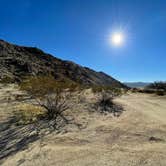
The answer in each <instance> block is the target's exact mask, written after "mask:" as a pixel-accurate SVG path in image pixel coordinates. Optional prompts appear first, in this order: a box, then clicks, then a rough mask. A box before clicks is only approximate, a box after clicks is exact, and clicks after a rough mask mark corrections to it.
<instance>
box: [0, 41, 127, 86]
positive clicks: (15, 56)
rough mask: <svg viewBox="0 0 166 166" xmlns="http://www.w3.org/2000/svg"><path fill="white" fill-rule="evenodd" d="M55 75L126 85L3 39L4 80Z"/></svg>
mask: <svg viewBox="0 0 166 166" xmlns="http://www.w3.org/2000/svg"><path fill="white" fill-rule="evenodd" d="M48 74H50V75H52V76H54V77H55V78H56V79H59V78H67V79H70V80H72V81H75V82H79V83H81V84H85V85H110V86H114V87H125V85H123V84H122V83H120V82H119V81H117V80H115V79H114V78H112V77H111V76H109V75H107V74H105V73H103V72H96V71H94V70H91V69H89V68H87V67H82V66H80V65H77V64H75V63H73V62H70V61H63V60H61V59H58V58H56V57H54V56H52V55H50V54H47V53H44V52H43V51H42V50H40V49H38V48H34V47H23V46H17V45H13V44H10V43H8V42H5V41H3V40H0V79H3V78H6V77H7V78H11V79H12V80H13V81H20V80H21V79H22V78H23V77H24V76H27V75H34V76H36V75H48Z"/></svg>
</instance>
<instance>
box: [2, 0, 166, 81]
mask: <svg viewBox="0 0 166 166" xmlns="http://www.w3.org/2000/svg"><path fill="white" fill-rule="evenodd" d="M119 29H121V30H122V31H123V33H124V35H125V42H124V45H123V46H121V47H113V46H112V45H111V43H110V34H111V33H112V32H114V31H117V30H119ZM0 38H1V39H3V40H6V41H9V42H12V43H15V44H19V45H26V46H35V47H39V48H41V49H43V50H44V51H46V52H48V53H51V54H53V55H55V56H57V57H59V58H62V59H65V60H71V61H74V62H76V63H78V64H81V65H83V66H87V67H90V68H92V69H94V70H97V71H104V72H106V73H107V74H109V75H111V76H113V77H115V78H116V79H119V80H120V81H148V82H150V81H155V80H166V1H165V0H0Z"/></svg>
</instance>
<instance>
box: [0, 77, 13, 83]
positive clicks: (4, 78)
mask: <svg viewBox="0 0 166 166" xmlns="http://www.w3.org/2000/svg"><path fill="white" fill-rule="evenodd" d="M0 83H2V84H9V83H13V79H12V78H11V77H8V76H6V77H3V78H1V79H0Z"/></svg>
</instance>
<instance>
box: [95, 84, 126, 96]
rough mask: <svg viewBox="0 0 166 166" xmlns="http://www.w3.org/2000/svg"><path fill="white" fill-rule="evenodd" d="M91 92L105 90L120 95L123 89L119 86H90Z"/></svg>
mask: <svg viewBox="0 0 166 166" xmlns="http://www.w3.org/2000/svg"><path fill="white" fill-rule="evenodd" d="M92 92H93V93H102V92H106V93H110V94H112V95H113V96H120V95H122V93H123V92H124V90H123V89H120V88H115V87H112V86H92Z"/></svg>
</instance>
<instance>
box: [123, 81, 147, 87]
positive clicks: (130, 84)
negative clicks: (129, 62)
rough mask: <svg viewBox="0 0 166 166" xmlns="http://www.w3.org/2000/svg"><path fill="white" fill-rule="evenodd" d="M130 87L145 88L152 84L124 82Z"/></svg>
mask: <svg viewBox="0 0 166 166" xmlns="http://www.w3.org/2000/svg"><path fill="white" fill-rule="evenodd" d="M124 84H125V85H126V86H128V87H130V88H143V87H145V86H147V85H149V84H150V82H124Z"/></svg>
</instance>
